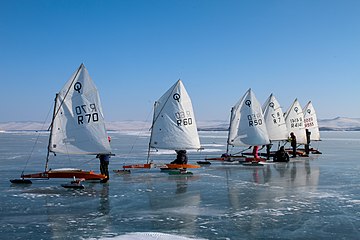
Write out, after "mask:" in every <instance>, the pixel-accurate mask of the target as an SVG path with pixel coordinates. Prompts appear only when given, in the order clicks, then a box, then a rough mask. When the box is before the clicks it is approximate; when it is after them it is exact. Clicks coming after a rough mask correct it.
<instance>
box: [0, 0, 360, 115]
mask: <svg viewBox="0 0 360 240" xmlns="http://www.w3.org/2000/svg"><path fill="white" fill-rule="evenodd" d="M359 12H360V1H357V0H354V1H351V0H338V1H332V0H303V1H300V0H296V1H293V0H287V1H285V0H273V1H271V0H249V1H242V0H235V1H230V0H217V1H213V0H182V1H176V0H164V1H162V0H156V1H155V0H154V1H152V0H144V1H141V0H128V1H125V0H122V1H121V0H119V1H92V0H76V1H74V0H57V1H55V0H54V1H51V0H44V1H35V0H33V1H30V0H24V1H18V0H1V1H0V83H1V93H0V111H1V114H0V122H5V121H28V120H30V121H44V120H45V119H46V117H47V115H48V113H49V111H51V110H52V109H51V108H52V104H53V99H54V97H55V93H56V92H58V91H59V90H60V89H61V87H62V86H63V85H64V83H65V82H66V81H67V80H68V78H69V77H70V76H71V74H72V73H73V72H74V71H75V70H76V69H77V68H78V67H79V65H80V64H81V63H84V64H85V66H86V67H87V69H88V71H89V73H90V75H91V77H92V79H93V80H94V81H95V84H96V85H97V87H98V89H99V91H100V95H101V100H102V104H103V109H104V114H105V118H106V120H107V121H118V120H149V118H151V116H152V106H153V102H154V101H156V100H157V99H158V98H159V97H160V96H161V95H162V94H163V93H164V92H165V91H166V90H167V89H168V88H169V87H170V86H171V85H172V84H174V83H175V81H177V80H178V79H179V78H180V79H182V80H183V83H184V85H185V87H186V88H187V91H188V93H189V94H190V96H191V98H192V101H193V105H194V111H195V114H196V117H197V120H198V121H205V120H227V119H228V118H229V113H230V109H231V106H232V105H234V104H235V103H236V102H237V101H238V100H239V99H240V98H241V97H242V95H243V94H244V93H245V92H246V90H247V89H248V88H250V87H251V88H252V89H253V91H254V92H255V94H256V96H257V98H258V100H259V101H260V102H261V103H263V102H265V100H266V98H267V97H268V96H269V95H270V93H274V95H275V96H276V97H277V99H278V101H279V102H280V104H281V105H282V106H283V109H284V111H285V110H286V109H287V108H288V107H289V106H290V105H291V104H292V102H293V101H294V99H295V98H298V99H299V101H300V103H301V105H302V106H305V104H306V103H307V102H308V101H309V100H311V101H312V102H313V105H314V107H315V109H316V111H317V113H318V117H319V118H320V119H325V118H334V117H337V116H343V117H360V107H359V103H360V91H359V90H360V14H359Z"/></svg>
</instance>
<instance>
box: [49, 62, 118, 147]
mask: <svg viewBox="0 0 360 240" xmlns="http://www.w3.org/2000/svg"><path fill="white" fill-rule="evenodd" d="M50 138H51V139H50V144H49V150H50V151H51V152H56V153H66V154H100V153H103V154H109V153H110V152H111V148H110V144H109V141H108V135H107V132H106V129H105V123H104V116H103V111H102V107H101V103H100V98H99V94H98V91H97V89H96V86H95V84H94V82H93V81H92V80H91V77H90V76H89V73H88V71H87V70H86V68H85V66H84V65H83V64H81V66H80V67H79V69H78V70H77V71H76V72H75V73H74V74H73V75H72V76H71V78H70V79H69V81H68V82H67V83H66V84H65V86H64V87H63V88H62V89H61V90H60V92H59V93H58V94H57V97H56V100H55V110H54V116H53V122H52V126H51V136H50Z"/></svg>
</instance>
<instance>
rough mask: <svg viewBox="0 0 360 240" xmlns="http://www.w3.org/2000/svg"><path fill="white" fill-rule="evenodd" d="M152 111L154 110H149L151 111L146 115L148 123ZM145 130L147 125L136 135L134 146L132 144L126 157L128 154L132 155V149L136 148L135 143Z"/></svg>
mask: <svg viewBox="0 0 360 240" xmlns="http://www.w3.org/2000/svg"><path fill="white" fill-rule="evenodd" d="M151 112H152V111H149V113H148V115H147V117H146V120H145V122H146V123H147V122H148V120H149V118H150V114H151ZM144 131H145V126H144V127H143V128H142V129H140V132H139V133H138V134H137V136H136V138H135V140H134V142H133V144H132V146H131V148H130V150H129V152H128V154H127V155H126V156H125V157H127V156H128V155H130V154H131V153H132V151H133V150H134V147H135V144H136V143H137V141H138V140H139V138H140V137H139V136H140V134H141V133H142V132H144Z"/></svg>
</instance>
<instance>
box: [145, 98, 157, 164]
mask: <svg viewBox="0 0 360 240" xmlns="http://www.w3.org/2000/svg"><path fill="white" fill-rule="evenodd" d="M155 105H156V102H155V103H154V113H153V121H152V124H151V128H150V130H151V134H150V139H149V147H148V155H147V159H146V163H149V159H150V148H151V146H150V145H151V139H152V135H153V134H152V132H153V131H152V130H153V127H154V123H155Z"/></svg>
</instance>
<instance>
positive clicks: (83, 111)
mask: <svg viewBox="0 0 360 240" xmlns="http://www.w3.org/2000/svg"><path fill="white" fill-rule="evenodd" d="M75 113H76V115H77V120H78V121H77V123H78V124H84V123H90V122H97V121H99V115H98V113H97V110H96V105H95V103H91V104H90V105H89V106H87V105H85V104H83V105H79V106H76V107H75Z"/></svg>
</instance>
